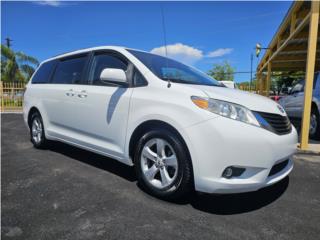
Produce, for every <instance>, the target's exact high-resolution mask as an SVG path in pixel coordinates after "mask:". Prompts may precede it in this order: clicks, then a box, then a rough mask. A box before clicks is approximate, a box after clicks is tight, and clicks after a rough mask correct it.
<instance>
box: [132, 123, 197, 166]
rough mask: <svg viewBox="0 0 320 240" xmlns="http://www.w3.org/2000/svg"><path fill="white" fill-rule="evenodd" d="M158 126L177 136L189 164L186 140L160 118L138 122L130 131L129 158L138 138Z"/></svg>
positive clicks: (189, 155)
mask: <svg viewBox="0 0 320 240" xmlns="http://www.w3.org/2000/svg"><path fill="white" fill-rule="evenodd" d="M159 128H160V129H167V130H169V131H171V132H173V133H174V134H176V135H177V136H178V138H179V139H180V140H181V142H182V143H183V145H184V146H185V148H186V151H187V154H188V157H189V160H190V161H191V164H192V158H191V154H190V150H189V148H188V145H187V143H186V141H185V140H184V138H183V137H182V135H181V134H180V132H179V131H178V130H177V129H176V128H175V127H173V126H172V125H171V124H169V123H167V122H164V121H161V120H147V121H144V122H142V123H140V124H139V125H138V126H137V127H136V128H135V129H134V131H133V132H132V134H131V136H130V141H129V156H130V158H131V159H132V160H133V157H134V151H135V146H136V143H137V141H138V140H139V138H140V137H141V136H142V135H143V134H144V133H146V132H147V131H149V130H152V129H159ZM192 168H193V166H192Z"/></svg>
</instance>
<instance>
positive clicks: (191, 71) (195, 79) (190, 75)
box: [128, 50, 224, 87]
mask: <svg viewBox="0 0 320 240" xmlns="http://www.w3.org/2000/svg"><path fill="white" fill-rule="evenodd" d="M128 51H129V52H130V53H132V54H133V55H134V56H135V57H136V58H138V59H139V60H140V61H141V62H142V63H143V64H144V65H145V66H146V67H147V68H149V69H150V71H152V72H153V73H154V74H155V75H156V76H157V77H158V78H160V79H163V80H168V79H170V81H172V82H177V83H184V84H197V85H209V86H218V87H224V86H223V84H221V83H219V82H218V81H217V80H214V79H213V78H211V77H209V76H208V75H207V74H204V73H202V72H200V71H198V70H196V69H195V68H192V67H189V66H187V65H184V64H182V63H179V62H177V61H175V60H172V59H169V58H166V57H162V56H159V55H155V54H151V53H146V52H140V51H135V50H128Z"/></svg>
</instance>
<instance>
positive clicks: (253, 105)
mask: <svg viewBox="0 0 320 240" xmlns="http://www.w3.org/2000/svg"><path fill="white" fill-rule="evenodd" d="M192 87H194V88H197V89H200V90H202V91H203V92H204V93H205V94H206V95H207V96H208V97H210V98H214V99H218V100H223V101H227V102H232V103H236V104H239V105H242V106H245V107H247V108H249V109H250V110H252V111H258V112H268V113H274V114H280V115H282V116H285V115H286V113H285V112H282V111H281V110H280V109H282V108H281V107H280V108H279V104H277V103H276V102H275V101H273V100H271V99H269V98H267V97H264V96H260V95H258V94H254V93H249V92H245V91H241V90H238V89H231V88H225V87H211V86H203V85H193V86H192Z"/></svg>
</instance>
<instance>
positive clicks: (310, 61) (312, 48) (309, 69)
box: [300, 1, 320, 150]
mask: <svg viewBox="0 0 320 240" xmlns="http://www.w3.org/2000/svg"><path fill="white" fill-rule="evenodd" d="M319 8H320V2H319V1H312V2H311V16H310V25H309V40H308V41H309V42H308V55H307V66H306V78H305V79H306V81H305V88H304V107H303V116H302V127H301V144H300V148H301V149H302V150H306V149H308V143H309V128H310V112H311V99H312V89H313V78H314V69H315V61H316V50H317V35H318V24H319Z"/></svg>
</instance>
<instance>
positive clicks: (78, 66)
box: [52, 56, 87, 84]
mask: <svg viewBox="0 0 320 240" xmlns="http://www.w3.org/2000/svg"><path fill="white" fill-rule="evenodd" d="M86 59H87V58H86V56H82V57H77V58H69V59H66V60H61V61H60V62H59V63H58V66H57V69H56V71H55V73H54V76H53V80H52V82H53V83H59V84H78V83H80V82H81V76H82V72H83V69H84V66H85V64H86Z"/></svg>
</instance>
